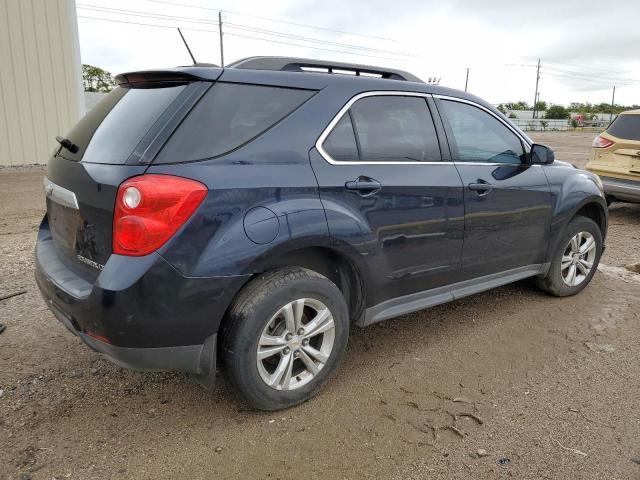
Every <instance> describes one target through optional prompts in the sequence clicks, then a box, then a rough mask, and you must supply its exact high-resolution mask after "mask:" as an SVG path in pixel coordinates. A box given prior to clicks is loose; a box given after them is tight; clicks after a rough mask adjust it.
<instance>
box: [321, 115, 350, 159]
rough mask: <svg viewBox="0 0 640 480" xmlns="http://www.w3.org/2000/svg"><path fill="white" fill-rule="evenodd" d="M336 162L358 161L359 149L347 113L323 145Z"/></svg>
mask: <svg viewBox="0 0 640 480" xmlns="http://www.w3.org/2000/svg"><path fill="white" fill-rule="evenodd" d="M322 146H323V147H324V149H325V151H326V152H327V153H328V154H329V156H331V158H333V159H334V160H342V161H354V160H358V147H357V145H356V137H355V135H354V133H353V125H352V124H351V117H350V116H349V113H345V114H344V115H343V116H342V118H341V119H340V121H339V122H338V123H337V124H336V126H335V127H334V128H333V130H332V131H331V134H330V135H329V136H328V137H327V139H326V140H325V141H324V143H323V144H322Z"/></svg>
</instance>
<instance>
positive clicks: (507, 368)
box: [0, 133, 640, 480]
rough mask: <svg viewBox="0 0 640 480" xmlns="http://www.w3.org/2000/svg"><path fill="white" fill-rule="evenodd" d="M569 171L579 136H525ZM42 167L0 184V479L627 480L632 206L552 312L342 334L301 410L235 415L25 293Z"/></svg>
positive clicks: (635, 469)
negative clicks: (592, 269)
mask: <svg viewBox="0 0 640 480" xmlns="http://www.w3.org/2000/svg"><path fill="white" fill-rule="evenodd" d="M533 136H534V138H535V139H536V140H537V141H540V142H542V143H547V144H550V145H551V146H553V147H554V148H555V149H556V151H557V157H558V158H559V159H566V160H568V161H571V162H573V163H576V164H578V165H583V164H584V163H585V160H586V158H587V156H588V153H589V146H590V143H591V140H592V138H593V134H580V133H545V134H539V135H533ZM42 174H43V171H42V169H38V168H25V169H20V170H16V169H4V170H0V255H1V257H0V258H1V262H0V269H1V271H0V273H1V275H0V297H3V296H6V295H8V294H11V293H17V292H20V291H23V290H24V291H26V293H24V294H22V295H18V296H15V297H12V298H9V299H6V300H1V301H0V322H2V323H4V324H6V325H7V330H6V331H5V332H4V333H3V334H2V335H0V477H1V478H10V479H28V478H33V479H52V478H57V479H66V478H72V479H93V478H95V479H107V478H119V479H122V478H136V479H138V478H145V479H146V478H154V479H157V478H194V479H199V478H202V479H212V478H225V479H226V478H242V479H248V478H260V479H285V478H299V477H304V478H331V479H333V478H335V479H343V478H345V479H346V478H348V479H350V478H388V479H403V480H404V479H444V478H473V479H484V478H508V477H513V478H526V479H540V478H553V479H559V478H566V479H595V478H598V479H638V478H640V464H639V463H640V406H639V403H638V399H639V398H640V375H639V372H640V355H639V347H640V328H639V327H640V275H636V274H632V273H625V272H626V270H625V269H624V268H621V267H623V266H624V265H626V264H629V263H632V262H638V261H640V258H639V257H640V255H639V254H638V252H640V205H630V204H614V205H613V206H612V207H611V210H610V213H611V217H610V221H611V226H610V233H609V237H608V241H607V243H608V249H607V251H606V252H605V255H604V258H603V268H602V270H601V271H600V272H599V273H598V274H597V275H596V277H595V278H594V280H593V282H592V284H591V285H590V286H589V287H588V288H587V289H586V290H585V291H584V292H582V293H581V294H580V295H578V296H576V297H571V298H564V299H558V298H553V297H550V296H547V295H545V294H543V293H540V292H539V291H537V290H536V289H535V288H534V287H532V286H531V285H530V284H529V283H528V282H520V283H517V284H514V285H510V286H506V287H503V288H499V289H497V290H493V291H490V292H486V293H483V294H479V295H475V296H472V297H469V298H466V299H464V300H460V301H456V302H454V303H451V304H448V305H443V306H440V307H436V308H433V309H431V310H427V311H424V312H418V313H414V314H411V315H407V316H404V317H402V318H397V319H394V320H390V321H387V322H384V323H382V324H379V325H375V326H372V327H370V328H367V329H363V330H354V331H353V333H352V336H351V339H350V344H349V349H348V354H347V357H346V360H345V363H344V365H343V366H342V368H341V369H340V371H339V372H338V374H337V376H336V377H335V378H334V379H333V380H332V381H331V382H330V383H329V385H328V387H327V388H326V389H325V390H324V391H323V392H322V393H321V394H320V395H319V396H318V397H316V398H314V399H313V400H311V401H309V402H307V403H305V404H303V405H301V406H298V407H296V408H293V409H290V410H287V411H284V412H276V413H262V412H256V411H250V410H247V409H245V408H244V407H243V406H242V405H241V404H240V403H239V402H238V401H237V400H236V399H235V398H234V396H233V393H232V391H231V389H230V388H229V386H228V385H227V384H226V383H225V381H224V379H223V378H221V379H220V381H219V384H218V387H217V389H216V391H215V393H214V394H213V395H210V394H207V393H205V392H204V391H203V390H201V389H200V387H198V386H196V385H194V384H192V383H191V382H190V381H189V380H188V379H187V378H186V377H185V376H184V375H181V374H150V373H136V372H130V371H126V370H122V369H120V368H118V367H116V366H113V365H111V364H110V363H108V362H107V361H105V360H103V359H101V358H100V356H99V355H98V354H96V353H94V352H92V351H89V349H88V348H86V347H85V346H84V345H83V344H81V342H80V341H79V340H78V339H76V338H74V337H73V336H72V335H70V334H69V333H68V332H67V331H66V330H65V328H64V327H63V326H62V325H60V324H59V323H58V322H57V321H56V320H55V319H54V317H53V315H51V314H50V313H49V311H48V310H47V308H46V307H45V305H44V302H43V301H42V300H41V298H40V295H39V293H38V289H37V287H36V285H35V282H34V279H33V271H32V270H33V254H32V252H33V248H34V241H35V233H36V229H37V226H38V223H39V222H40V219H41V217H42V214H43V205H44V203H43V195H42V192H41V190H42V187H41V184H42V181H41V179H42Z"/></svg>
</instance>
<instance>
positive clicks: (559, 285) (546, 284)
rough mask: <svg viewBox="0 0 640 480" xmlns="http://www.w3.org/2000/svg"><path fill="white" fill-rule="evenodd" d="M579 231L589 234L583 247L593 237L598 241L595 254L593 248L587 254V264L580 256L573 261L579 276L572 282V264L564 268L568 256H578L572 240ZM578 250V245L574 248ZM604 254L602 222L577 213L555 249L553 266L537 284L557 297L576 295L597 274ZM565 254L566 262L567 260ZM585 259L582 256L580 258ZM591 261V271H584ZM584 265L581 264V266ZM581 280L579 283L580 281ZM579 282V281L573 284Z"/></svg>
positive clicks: (584, 238) (585, 256)
mask: <svg viewBox="0 0 640 480" xmlns="http://www.w3.org/2000/svg"><path fill="white" fill-rule="evenodd" d="M578 233H585V235H583V236H582V239H581V246H582V247H583V249H585V248H586V246H587V244H588V243H589V241H590V240H589V236H590V238H592V239H593V242H594V245H595V246H594V247H593V250H594V253H593V256H592V257H591V256H590V255H591V253H590V252H591V250H589V253H588V254H584V260H586V262H587V263H586V264H585V263H581V261H580V259H579V260H578V261H577V263H574V262H572V264H574V269H575V272H576V278H575V279H574V282H572V281H571V265H569V267H565V268H564V269H563V268H562V267H563V266H566V265H567V264H568V258H569V257H574V252H573V251H572V250H571V249H572V243H571V242H572V239H573V238H576V235H577V234H578ZM574 250H575V247H574ZM580 251H581V249H579V250H578V251H577V252H578V253H579V252H580ZM601 255H602V232H601V231H600V227H598V224H596V222H594V221H593V220H591V219H590V218H587V217H583V216H577V217H575V218H574V219H572V220H571V221H570V222H569V224H568V225H567V228H566V229H565V232H564V234H563V235H562V240H561V241H560V244H559V246H558V249H557V250H556V251H555V252H554V254H553V257H552V259H551V267H550V268H549V272H548V273H547V275H546V276H545V277H542V278H536V284H537V285H538V287H539V288H540V289H542V290H544V291H545V292H547V293H550V294H551V295H555V296H556V297H567V296H570V295H575V294H576V293H579V292H580V291H581V290H582V289H583V288H585V287H586V286H587V285H588V284H589V282H590V281H591V279H592V278H593V275H594V274H595V273H596V270H597V269H598V264H599V263H600V256H601ZM563 257H565V258H564V262H563ZM579 258H581V257H579ZM589 263H591V268H590V269H588V273H587V274H586V275H585V274H584V268H586V267H585V265H588V264H589ZM580 264H581V265H582V266H581V265H580ZM576 282H577V283H576ZM573 283H575V284H573Z"/></svg>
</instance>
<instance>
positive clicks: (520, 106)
mask: <svg viewBox="0 0 640 480" xmlns="http://www.w3.org/2000/svg"><path fill="white" fill-rule="evenodd" d="M504 106H505V107H506V108H507V109H508V110H531V107H530V106H529V104H528V103H527V102H525V101H523V100H520V101H519V102H517V103H513V102H509V103H505V105H504Z"/></svg>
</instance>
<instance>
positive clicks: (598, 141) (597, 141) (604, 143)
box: [591, 135, 613, 148]
mask: <svg viewBox="0 0 640 480" xmlns="http://www.w3.org/2000/svg"><path fill="white" fill-rule="evenodd" d="M611 145H613V142H612V141H611V140H609V139H608V138H604V137H601V136H600V135H598V136H597V137H596V138H594V139H593V144H592V145H591V146H592V147H593V148H607V147H610V146H611Z"/></svg>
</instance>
